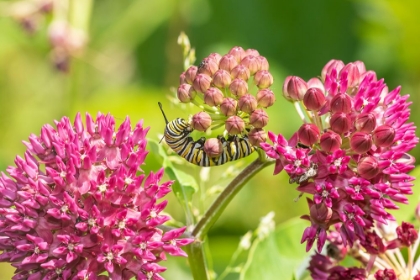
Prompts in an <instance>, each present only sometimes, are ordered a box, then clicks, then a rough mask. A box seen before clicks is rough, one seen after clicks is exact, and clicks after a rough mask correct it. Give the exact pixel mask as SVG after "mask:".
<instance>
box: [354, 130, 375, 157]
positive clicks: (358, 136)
mask: <svg viewBox="0 0 420 280" xmlns="http://www.w3.org/2000/svg"><path fill="white" fill-rule="evenodd" d="M372 144H373V141H372V136H371V135H370V134H367V133H364V132H360V131H358V132H355V133H353V135H352V136H351V139H350V147H351V148H352V149H353V151H355V152H356V153H358V154H364V153H366V152H367V151H369V150H370V148H372Z"/></svg>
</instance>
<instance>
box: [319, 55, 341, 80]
mask: <svg viewBox="0 0 420 280" xmlns="http://www.w3.org/2000/svg"><path fill="white" fill-rule="evenodd" d="M343 67H344V62H342V61H341V60H336V59H332V60H330V61H328V63H327V64H326V65H325V66H324V68H322V72H321V78H322V80H323V81H325V76H326V75H327V74H328V75H329V74H331V71H332V69H336V71H337V73H339V72H340V71H341V69H343Z"/></svg>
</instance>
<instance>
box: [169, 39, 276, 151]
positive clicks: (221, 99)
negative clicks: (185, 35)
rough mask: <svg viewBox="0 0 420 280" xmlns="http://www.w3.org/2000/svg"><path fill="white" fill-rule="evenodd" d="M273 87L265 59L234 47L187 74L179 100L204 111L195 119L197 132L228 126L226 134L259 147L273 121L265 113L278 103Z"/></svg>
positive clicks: (183, 78)
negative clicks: (243, 138) (243, 139)
mask: <svg viewBox="0 0 420 280" xmlns="http://www.w3.org/2000/svg"><path fill="white" fill-rule="evenodd" d="M272 84H273V76H272V75H271V73H270V72H269V65H268V61H267V59H266V58H265V57H263V56H261V55H260V54H259V52H258V51H257V50H254V49H247V50H244V49H243V48H242V47H233V48H232V49H231V50H230V51H229V52H228V53H227V54H225V55H220V54H218V53H212V54H210V55H209V56H207V57H205V58H204V59H203V60H202V61H201V63H200V64H199V65H198V66H195V65H192V66H190V67H189V68H188V69H187V70H186V71H185V72H183V73H182V74H181V76H180V85H179V87H178V89H177V97H178V100H179V101H180V102H182V103H192V104H194V105H197V106H198V107H199V108H200V110H201V111H204V112H198V113H196V114H195V115H194V116H193V117H192V120H191V126H192V128H193V129H196V130H198V131H206V130H207V129H209V128H210V129H211V128H216V127H220V126H224V127H225V132H226V134H228V135H231V136H235V135H246V136H247V137H248V138H249V141H250V143H251V144H252V145H254V146H258V145H259V143H261V142H263V141H265V140H266V133H265V131H264V127H265V126H266V125H267V123H268V120H269V119H268V115H267V113H266V111H265V109H266V108H268V107H270V106H272V105H273V104H274V102H275V96H274V93H273V91H272V90H271V89H270V87H271V85H272ZM203 113H205V115H204V114H203ZM203 123H206V125H203Z"/></svg>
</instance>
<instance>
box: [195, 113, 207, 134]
mask: <svg viewBox="0 0 420 280" xmlns="http://www.w3.org/2000/svg"><path fill="white" fill-rule="evenodd" d="M191 125H192V127H193V128H194V129H195V130H198V131H206V130H207V128H209V127H210V125H211V117H210V115H209V114H207V113H206V112H198V113H197V114H195V115H194V116H193V117H192V122H191Z"/></svg>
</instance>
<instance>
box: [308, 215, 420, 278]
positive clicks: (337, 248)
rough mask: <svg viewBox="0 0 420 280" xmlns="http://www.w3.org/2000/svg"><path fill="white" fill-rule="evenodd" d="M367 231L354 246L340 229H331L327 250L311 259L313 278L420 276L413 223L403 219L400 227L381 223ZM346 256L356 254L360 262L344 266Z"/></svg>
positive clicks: (390, 223)
mask: <svg viewBox="0 0 420 280" xmlns="http://www.w3.org/2000/svg"><path fill="white" fill-rule="evenodd" d="M364 235H365V239H364V240H359V241H357V242H355V243H354V244H353V246H352V247H350V246H349V244H347V246H346V245H344V243H343V239H342V237H341V235H340V234H339V232H338V231H332V232H330V233H329V234H328V237H327V240H328V245H327V250H326V254H325V255H324V254H319V253H316V254H315V255H313V256H312V257H311V261H310V262H309V268H308V270H309V271H310V273H311V277H312V279H314V280H328V279H360V280H362V279H376V280H397V279H400V280H411V279H414V280H420V273H419V271H420V258H418V252H417V251H418V249H419V244H420V239H419V238H418V231H417V230H416V229H415V228H414V226H413V225H412V224H409V223H406V222H402V224H401V226H398V227H397V226H396V223H395V222H389V223H388V224H387V225H384V224H380V225H379V226H378V227H375V228H373V229H367V228H366V229H364ZM404 249H407V253H404V251H403V250H404ZM344 258H353V259H354V260H355V261H357V262H358V263H359V264H360V266H359V267H344V266H341V265H340V262H341V261H342V260H343V259H344ZM416 258H417V260H416Z"/></svg>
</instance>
